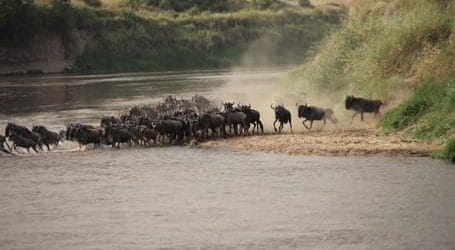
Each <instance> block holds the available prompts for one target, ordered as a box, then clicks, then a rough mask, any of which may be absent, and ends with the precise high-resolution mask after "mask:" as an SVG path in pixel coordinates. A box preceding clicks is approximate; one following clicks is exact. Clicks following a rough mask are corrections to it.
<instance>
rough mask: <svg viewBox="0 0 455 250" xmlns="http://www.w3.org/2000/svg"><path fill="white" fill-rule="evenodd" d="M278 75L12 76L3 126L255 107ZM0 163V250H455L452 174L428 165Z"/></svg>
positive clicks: (170, 155)
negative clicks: (170, 98) (177, 106)
mask: <svg viewBox="0 0 455 250" xmlns="http://www.w3.org/2000/svg"><path fill="white" fill-rule="evenodd" d="M286 72H287V70H286V69H278V70H267V71H241V72H230V71H204V72H179V73H173V72H166V73H157V74H116V75H92V76H58V75H56V76H39V77H6V78H1V79H0V93H1V94H0V97H1V99H0V104H1V107H2V110H1V112H0V126H4V124H6V122H7V121H15V122H19V123H21V124H24V125H30V124H38V123H40V124H45V125H47V126H49V127H51V128H53V129H61V128H62V126H63V125H64V124H65V123H66V122H70V121H77V120H80V121H84V122H91V123H96V121H97V120H98V119H99V116H100V115H102V114H110V113H113V112H117V111H118V110H119V109H121V108H123V107H124V106H127V105H133V104H139V103H148V102H154V101H157V100H158V99H159V98H161V97H162V96H163V95H168V94H173V95H177V96H179V97H190V96H192V95H194V94H196V93H198V94H202V95H207V96H209V97H211V98H215V99H217V98H223V97H226V96H227V97H229V96H236V97H238V96H241V95H242V94H244V92H243V90H245V87H246V88H247V89H249V90H251V89H255V90H256V97H254V98H258V99H259V98H260V97H261V95H262V94H261V93H265V92H268V91H270V90H272V89H273V83H274V82H276V81H279V79H280V78H281V77H282V76H284V75H285V74H286ZM1 131H3V130H1ZM0 157H1V158H0V249H454V248H455V237H453V235H455V209H453V208H454V207H455V182H454V181H453V180H454V179H455V169H454V168H453V167H451V166H449V165H446V164H445V163H443V162H440V161H435V160H432V159H429V158H421V157H419V158H417V157H416V158H413V157H317V156H289V155H282V154H266V153H252V152H242V151H230V150H217V149H199V148H190V147H173V146H171V147H163V148H136V147H132V148H124V149H121V150H115V149H110V148H106V149H103V150H87V151H82V152H81V151H77V150H76V151H74V150H71V152H66V151H65V150H56V151H54V152H51V153H47V152H44V153H40V154H34V153H32V154H27V155H21V156H18V157H3V155H2V156H0Z"/></svg>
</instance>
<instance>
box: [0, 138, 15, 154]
mask: <svg viewBox="0 0 455 250" xmlns="http://www.w3.org/2000/svg"><path fill="white" fill-rule="evenodd" d="M5 145H6V147H7V148H8V149H6V148H5ZM0 151H2V152H4V153H7V154H10V155H14V154H13V153H12V152H11V151H12V148H11V147H10V146H9V144H8V142H7V141H6V137H4V136H3V135H0Z"/></svg>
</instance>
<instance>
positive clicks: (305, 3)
mask: <svg viewBox="0 0 455 250" xmlns="http://www.w3.org/2000/svg"><path fill="white" fill-rule="evenodd" d="M299 5H300V6H302V7H313V5H311V2H310V0H299Z"/></svg>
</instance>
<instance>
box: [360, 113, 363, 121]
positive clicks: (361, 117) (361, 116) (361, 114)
mask: <svg viewBox="0 0 455 250" xmlns="http://www.w3.org/2000/svg"><path fill="white" fill-rule="evenodd" d="M360 120H361V121H362V122H363V112H361V113H360Z"/></svg>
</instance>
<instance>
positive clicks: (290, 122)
mask: <svg viewBox="0 0 455 250" xmlns="http://www.w3.org/2000/svg"><path fill="white" fill-rule="evenodd" d="M289 127H291V134H293V133H294V132H292V121H291V120H290V119H289Z"/></svg>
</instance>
